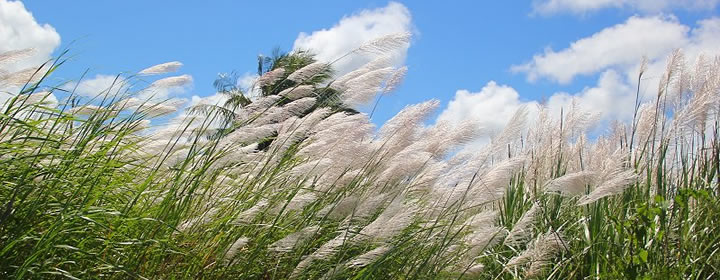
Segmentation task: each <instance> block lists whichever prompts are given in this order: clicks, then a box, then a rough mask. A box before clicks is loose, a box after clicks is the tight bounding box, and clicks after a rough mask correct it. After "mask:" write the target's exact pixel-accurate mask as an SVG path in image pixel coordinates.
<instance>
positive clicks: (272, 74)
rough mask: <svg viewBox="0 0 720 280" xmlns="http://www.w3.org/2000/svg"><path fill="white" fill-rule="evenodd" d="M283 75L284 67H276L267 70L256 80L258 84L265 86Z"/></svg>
mask: <svg viewBox="0 0 720 280" xmlns="http://www.w3.org/2000/svg"><path fill="white" fill-rule="evenodd" d="M283 75H285V68H282V67H280V68H276V69H275V70H272V71H268V72H266V73H265V74H263V75H262V76H260V78H258V79H257V81H256V82H257V84H258V85H259V86H261V87H266V86H269V85H272V84H274V83H275V82H277V81H278V80H280V79H282V77H283Z"/></svg>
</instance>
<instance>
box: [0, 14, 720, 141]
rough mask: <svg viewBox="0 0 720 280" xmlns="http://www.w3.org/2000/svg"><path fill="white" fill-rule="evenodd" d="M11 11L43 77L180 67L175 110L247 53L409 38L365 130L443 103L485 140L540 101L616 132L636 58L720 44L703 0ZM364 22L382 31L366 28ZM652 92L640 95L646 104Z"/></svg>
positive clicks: (244, 62) (658, 65)
mask: <svg viewBox="0 0 720 280" xmlns="http://www.w3.org/2000/svg"><path fill="white" fill-rule="evenodd" d="M0 2H5V0H0ZM588 3H590V4H588ZM24 9H25V10H27V11H29V12H30V13H32V17H33V18H34V21H35V22H36V23H37V24H38V25H43V24H48V25H50V26H51V27H52V29H54V30H55V32H56V33H57V34H59V37H60V41H59V42H56V46H55V47H54V50H55V51H54V52H53V53H51V54H50V55H53V54H57V53H58V50H63V49H66V48H68V49H69V50H70V53H71V54H72V60H71V61H70V62H69V63H67V65H66V66H64V67H63V68H62V69H61V71H60V72H59V73H57V75H56V76H55V78H58V79H78V78H79V77H80V75H81V74H82V73H83V71H85V70H86V69H89V70H90V73H91V74H90V75H89V77H90V78H93V77H95V75H98V74H100V75H113V74H117V73H120V72H135V71H138V70H140V69H143V68H145V67H148V66H151V65H154V64H158V63H162V62H167V61H174V60H177V61H181V62H182V63H183V64H184V66H183V68H182V69H181V71H180V72H178V73H179V74H189V75H191V76H192V77H193V84H192V86H191V87H190V88H186V89H185V90H184V91H182V92H177V93H175V94H176V95H177V97H184V98H190V97H191V96H193V95H196V96H199V97H205V96H211V95H213V94H214V90H213V87H212V81H213V80H214V79H215V78H216V76H217V74H218V73H220V72H230V71H237V72H239V73H248V74H251V73H253V71H254V69H255V62H256V57H257V55H258V54H261V53H265V54H267V53H269V52H270V51H271V50H272V49H273V48H274V47H280V48H281V49H283V50H291V49H293V47H294V46H295V41H296V39H297V38H298V36H299V34H300V33H301V32H304V33H305V34H307V35H308V36H312V35H313V32H315V31H319V30H323V29H326V30H330V31H332V30H333V28H334V27H338V26H339V25H342V22H341V19H343V18H345V19H348V18H365V19H367V20H368V21H367V22H370V23H372V24H375V25H378V26H375V27H373V30H372V31H371V32H370V31H369V33H372V34H365V35H363V34H342V32H340V33H338V32H336V33H337V34H333V38H332V39H331V40H326V41H322V40H320V41H321V42H319V43H317V44H321V45H323V46H331V45H333V44H339V43H338V42H339V41H342V40H344V39H346V38H353V37H356V36H360V37H362V36H371V35H376V33H377V32H380V33H382V32H383V30H385V29H387V32H393V31H398V30H397V29H398V28H400V29H407V31H411V32H413V34H414V36H413V39H412V41H411V45H410V47H409V48H408V49H407V51H406V54H405V60H404V64H405V65H407V66H408V67H409V72H408V74H407V76H406V79H405V82H404V83H403V85H402V86H401V87H400V88H399V90H398V91H396V92H395V93H393V94H392V95H391V96H389V97H387V98H386V97H383V100H382V102H381V103H380V105H379V106H378V110H377V113H376V114H375V116H374V117H373V120H374V121H375V122H376V123H382V122H383V121H384V120H386V119H388V118H389V117H391V116H392V115H394V114H395V113H397V112H398V111H399V110H400V109H402V108H403V107H404V106H405V105H408V104H412V103H418V102H422V101H425V100H428V99H431V98H436V99H439V100H440V101H441V102H442V106H441V110H440V112H442V113H441V116H440V118H444V119H448V120H455V121H459V120H460V119H462V118H466V117H467V118H470V117H473V116H474V117H477V118H479V119H481V121H484V122H487V126H489V127H499V126H501V125H502V124H503V122H504V121H505V120H506V119H507V118H508V114H510V113H509V112H510V111H514V110H515V109H516V108H517V107H518V106H522V105H523V104H525V105H527V104H533V105H534V104H535V103H536V101H542V100H546V101H548V102H547V104H548V106H550V107H551V108H554V109H557V108H560V107H565V106H568V104H569V102H570V101H569V100H570V99H571V98H572V97H573V96H575V97H576V98H578V100H580V101H578V102H579V103H580V104H584V106H589V107H598V109H597V111H598V114H600V115H602V118H607V119H610V118H621V119H622V118H624V117H626V115H627V112H625V111H627V110H626V109H617V108H615V107H616V106H615V103H616V102H620V103H622V102H625V103H627V97H628V96H630V95H632V93H633V92H630V91H629V89H631V88H633V87H634V84H633V81H632V79H631V78H629V77H631V76H632V75H634V74H633V73H634V72H633V71H635V72H636V70H637V68H638V65H639V63H640V61H641V59H642V57H643V56H648V58H649V59H650V64H649V69H651V70H656V72H658V73H653V75H654V76H655V77H658V76H659V75H660V73H659V72H662V71H661V70H662V65H663V64H664V59H665V58H666V56H667V55H668V54H669V53H670V52H671V50H672V49H673V48H683V49H687V50H688V55H689V56H695V55H697V54H699V53H711V54H715V53H717V52H716V51H717V48H718V45H716V44H715V43H716V42H717V41H714V39H712V37H713V35H718V37H720V28H716V26H715V25H718V26H720V24H718V22H720V21H717V22H716V21H715V20H716V19H715V17H716V16H718V15H719V13H718V1H715V0H702V1H688V0H683V1H665V0H657V1H647V0H638V1H632V0H601V1H595V2H593V1H590V2H588V1H579V0H577V1H576V0H542V1H412V2H411V1H398V2H387V1H253V2H250V1H243V2H240V1H212V2H207V3H202V4H201V2H198V1H192V2H191V1H173V2H170V1H116V2H110V1H82V2H79V1H75V2H60V1H24ZM373 17H382V18H383V19H382V20H379V21H378V22H375V23H373V22H372V18H373ZM368 18H370V19H368ZM395 21H397V22H395ZM404 21H406V22H405V23H403V22H404ZM700 21H705V23H704V24H701V23H699V22H700ZM367 22H366V23H367ZM2 24H5V25H11V24H16V26H15V27H13V28H23V27H22V26H17V25H18V23H12V22H9V23H8V22H3V23H2ZM383 24H387V25H389V26H388V27H387V28H385V27H383ZM20 30H21V29H20ZM338 30H339V31H342V28H339V29H338ZM714 32H718V33H717V34H716V33H714ZM0 33H1V32H0ZM38 36H41V35H38ZM644 36H645V37H644ZM593 38H595V39H594V40H593ZM633 38H642V40H633ZM579 40H580V41H581V42H582V40H585V43H581V42H578V41H579ZM26 41H27V42H28V43H27V44H33V43H34V42H35V41H33V40H30V39H28V40H26ZM37 42H40V41H37ZM38 44H39V43H38ZM47 44H52V42H51V43H47ZM623 44H626V45H623ZM574 45H578V47H577V48H573V46H574ZM25 47H28V46H25ZM625 50H627V51H625ZM0 51H1V49H0ZM534 57H536V58H539V59H534ZM577 58H583V59H577ZM576 61H577V63H575V62H576ZM567 64H572V65H573V66H572V67H570V66H567ZM523 65H524V66H523ZM491 81H492V82H491ZM650 83H652V81H648V84H650ZM654 88H656V86H655V85H649V86H648V87H644V89H645V90H646V91H647V93H646V94H647V95H650V94H651V92H652V89H654ZM463 90H465V91H463ZM515 94H517V96H514V95H515ZM453 100H455V102H454V103H452V102H453ZM628 105H629V106H630V107H631V106H632V104H628ZM556 111H557V110H556Z"/></svg>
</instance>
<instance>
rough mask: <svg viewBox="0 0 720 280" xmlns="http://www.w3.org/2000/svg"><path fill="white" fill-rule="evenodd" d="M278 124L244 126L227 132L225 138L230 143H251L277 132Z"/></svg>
mask: <svg viewBox="0 0 720 280" xmlns="http://www.w3.org/2000/svg"><path fill="white" fill-rule="evenodd" d="M279 127H280V124H266V125H262V126H244V127H240V128H238V129H236V130H235V131H233V132H231V133H230V134H228V135H227V136H226V137H225V139H226V140H227V141H229V142H231V143H251V142H255V141H258V140H260V139H263V138H267V137H270V136H272V135H274V134H275V133H277V130H278V128H279Z"/></svg>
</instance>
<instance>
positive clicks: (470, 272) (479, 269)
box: [465, 263, 485, 276]
mask: <svg viewBox="0 0 720 280" xmlns="http://www.w3.org/2000/svg"><path fill="white" fill-rule="evenodd" d="M483 269H485V266H484V265H483V264H481V263H479V264H476V265H473V266H471V267H470V268H468V270H467V271H465V274H467V275H470V276H475V275H478V274H480V272H482V271H483Z"/></svg>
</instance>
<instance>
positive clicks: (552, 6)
mask: <svg viewBox="0 0 720 280" xmlns="http://www.w3.org/2000/svg"><path fill="white" fill-rule="evenodd" d="M719 3H720V0H535V1H534V2H533V12H534V13H537V14H542V15H550V14H557V13H573V14H586V13H589V12H594V11H598V10H602V9H610V8H615V9H629V10H633V11H639V12H644V13H656V12H662V11H669V10H674V9H684V10H711V9H714V8H715V7H717V5H718V4H719Z"/></svg>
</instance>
